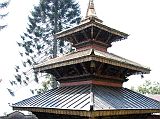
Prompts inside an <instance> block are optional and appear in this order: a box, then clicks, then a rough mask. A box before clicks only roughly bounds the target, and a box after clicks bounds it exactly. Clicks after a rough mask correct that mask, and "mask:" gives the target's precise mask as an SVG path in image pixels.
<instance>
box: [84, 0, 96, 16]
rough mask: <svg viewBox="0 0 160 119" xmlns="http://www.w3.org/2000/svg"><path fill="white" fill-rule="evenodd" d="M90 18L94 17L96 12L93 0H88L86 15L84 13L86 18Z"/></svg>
mask: <svg viewBox="0 0 160 119" xmlns="http://www.w3.org/2000/svg"><path fill="white" fill-rule="evenodd" d="M91 16H94V17H96V11H95V8H94V2H93V0H89V4H88V9H87V13H86V18H87V17H91Z"/></svg>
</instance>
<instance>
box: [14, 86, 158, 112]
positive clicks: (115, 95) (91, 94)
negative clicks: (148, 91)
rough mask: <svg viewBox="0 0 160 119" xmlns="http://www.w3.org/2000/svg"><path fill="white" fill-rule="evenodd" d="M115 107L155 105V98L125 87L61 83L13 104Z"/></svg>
mask: <svg viewBox="0 0 160 119" xmlns="http://www.w3.org/2000/svg"><path fill="white" fill-rule="evenodd" d="M92 105H93V110H117V109H135V110H136V109H158V110H160V103H159V102H158V101H156V100H153V99H151V98H148V97H146V96H143V95H141V94H138V93H136V92H133V91H131V90H129V89H126V88H114V87H106V86H92V87H91V85H83V86H71V87H60V88H56V89H52V90H49V91H47V92H46V93H43V94H40V95H36V96H33V97H31V98H28V99H25V100H23V101H20V102H18V103H15V104H13V105H12V106H13V107H21V108H23V107H39V108H53V109H70V110H90V108H91V106H92Z"/></svg>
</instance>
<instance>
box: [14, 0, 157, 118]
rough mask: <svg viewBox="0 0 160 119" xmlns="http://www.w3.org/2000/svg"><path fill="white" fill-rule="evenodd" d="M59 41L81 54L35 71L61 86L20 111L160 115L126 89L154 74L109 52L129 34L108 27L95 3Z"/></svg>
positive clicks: (39, 114)
mask: <svg viewBox="0 0 160 119" xmlns="http://www.w3.org/2000/svg"><path fill="white" fill-rule="evenodd" d="M56 37H57V39H59V40H65V41H68V42H71V43H72V44H73V47H75V48H76V51H74V52H71V53H68V54H66V55H63V56H61V57H56V58H53V59H49V60H48V61H45V62H43V63H40V64H38V65H36V66H34V71H35V72H41V73H48V74H51V75H53V76H54V77H56V80H57V81H59V82H60V87H57V88H55V89H51V90H49V91H47V92H45V93H42V94H39V95H36V96H33V97H31V98H28V99H25V100H23V101H20V102H18V103H15V104H13V105H12V107H13V109H14V110H25V111H31V112H32V113H34V114H35V115H36V116H37V117H38V118H39V119H53V118H54V119H147V118H148V116H150V115H151V114H152V113H160V102H158V101H156V100H153V99H151V98H148V97H146V96H144V95H141V94H139V93H136V92H133V91H131V90H129V89H127V88H123V87H122V85H123V83H124V82H126V81H128V77H129V76H131V75H138V74H149V73H150V69H149V68H147V67H144V66H142V65H141V64H138V63H136V62H133V61H131V60H128V59H125V58H122V57H120V56H117V55H115V54H112V53H109V52H108V48H110V47H111V46H112V43H113V42H118V41H121V40H125V39H127V37H128V34H126V33H123V32H121V31H118V30H116V29H113V28H110V27H108V26H106V25H104V24H103V21H102V20H101V19H99V18H98V17H97V15H96V12H95V8H94V3H93V0H90V1H89V5H88V9H87V13H86V17H85V19H83V20H82V21H81V23H80V24H79V25H77V26H75V27H73V28H69V29H67V30H64V31H62V32H59V33H57V34H56Z"/></svg>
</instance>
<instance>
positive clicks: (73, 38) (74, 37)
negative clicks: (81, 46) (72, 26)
mask: <svg viewBox="0 0 160 119" xmlns="http://www.w3.org/2000/svg"><path fill="white" fill-rule="evenodd" d="M71 36H72V37H73V39H74V40H75V41H76V43H79V42H78V41H77V39H76V37H75V35H73V34H72V35H71Z"/></svg>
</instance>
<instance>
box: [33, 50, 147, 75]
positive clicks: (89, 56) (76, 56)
mask: <svg viewBox="0 0 160 119" xmlns="http://www.w3.org/2000/svg"><path fill="white" fill-rule="evenodd" d="M93 56H94V57H93ZM92 60H94V61H98V62H103V63H107V64H111V65H115V66H120V67H125V68H128V69H132V70H135V71H140V72H143V73H149V72H150V69H149V68H147V67H145V66H142V65H141V64H138V63H136V62H133V61H131V60H127V59H125V58H122V57H120V56H117V55H114V54H112V53H109V52H102V51H98V50H95V49H88V50H83V51H77V52H72V53H70V54H66V55H64V56H61V57H57V58H53V59H50V60H48V61H45V62H43V63H40V64H38V65H35V66H34V69H35V70H36V71H44V70H46V69H48V68H56V67H62V66H66V65H72V64H77V63H82V62H87V61H92ZM48 66H49V67H48Z"/></svg>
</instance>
